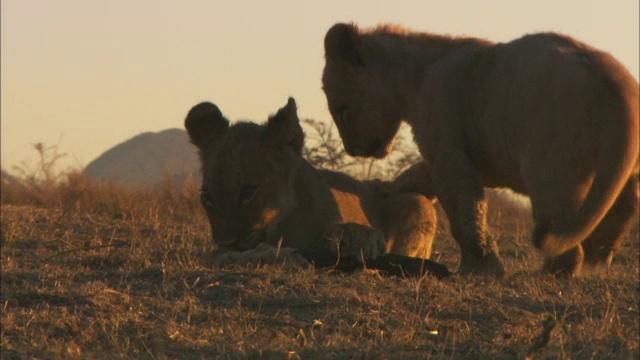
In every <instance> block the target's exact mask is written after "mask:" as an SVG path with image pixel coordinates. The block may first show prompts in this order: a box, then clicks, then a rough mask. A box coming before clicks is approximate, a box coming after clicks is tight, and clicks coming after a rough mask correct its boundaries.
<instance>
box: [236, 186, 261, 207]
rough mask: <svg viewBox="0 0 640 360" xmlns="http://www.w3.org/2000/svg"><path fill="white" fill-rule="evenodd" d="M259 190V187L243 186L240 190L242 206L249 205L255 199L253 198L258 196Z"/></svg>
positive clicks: (239, 199)
mask: <svg viewBox="0 0 640 360" xmlns="http://www.w3.org/2000/svg"><path fill="white" fill-rule="evenodd" d="M257 188H258V187H257V186H243V187H242V188H241V189H240V196H239V198H238V201H239V202H240V204H242V205H245V204H247V203H249V201H251V199H253V196H254V195H255V194H256V189H257Z"/></svg>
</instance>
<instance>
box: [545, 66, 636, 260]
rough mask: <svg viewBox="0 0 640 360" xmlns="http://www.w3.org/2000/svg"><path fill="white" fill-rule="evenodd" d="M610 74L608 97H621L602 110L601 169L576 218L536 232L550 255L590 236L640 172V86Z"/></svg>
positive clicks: (619, 74)
mask: <svg viewBox="0 0 640 360" xmlns="http://www.w3.org/2000/svg"><path fill="white" fill-rule="evenodd" d="M607 75H609V76H608V79H606V80H608V81H607V82H608V84H607V85H608V90H614V91H613V94H612V93H609V94H608V95H604V96H611V95H617V96H611V97H609V99H610V100H613V101H610V102H609V104H615V105H614V106H610V107H607V108H606V109H602V112H601V113H600V114H598V115H599V116H602V117H603V119H606V120H604V122H606V125H605V126H603V130H602V132H601V133H600V134H598V135H599V141H598V146H599V155H598V166H597V168H596V173H595V178H594V180H593V183H592V184H591V188H590V189H589V192H588V193H587V195H586V197H585V199H584V201H583V203H582V205H581V206H580V208H579V209H578V212H577V214H576V215H575V216H572V217H571V218H569V219H558V220H561V221H558V222H557V224H558V226H557V228H544V227H540V228H536V229H535V230H534V233H533V243H534V244H535V245H536V246H537V247H538V248H540V249H542V250H543V251H544V252H545V253H546V254H547V255H549V256H557V255H560V254H562V253H563V252H565V251H567V250H569V249H571V248H572V247H574V246H576V245H578V244H579V243H580V242H582V241H583V240H584V239H585V238H586V237H587V236H589V234H591V232H592V231H593V230H594V229H595V228H596V226H597V225H598V224H599V223H600V221H601V220H602V218H603V217H604V216H605V215H606V213H607V212H608V211H609V209H610V208H611V206H612V205H613V203H614V202H615V201H616V199H617V197H618V195H619V194H620V192H621V191H622V189H623V187H624V186H625V184H626V182H627V181H628V180H629V177H630V176H632V175H633V174H634V173H637V172H638V160H639V159H638V152H639V148H640V147H639V144H638V143H639V139H638V138H639V137H640V135H639V132H640V129H639V125H638V121H639V120H638V83H637V82H636V81H635V80H634V79H633V78H631V75H629V76H628V77H626V76H624V75H625V74H624V73H622V74H621V73H619V72H618V73H613V74H612V73H609V74H607ZM603 80H604V79H603ZM606 80H605V81H606ZM604 112H606V114H605V113H604ZM636 175H637V174H636ZM633 176H635V175H633ZM540 225H542V226H544V225H543V224H540Z"/></svg>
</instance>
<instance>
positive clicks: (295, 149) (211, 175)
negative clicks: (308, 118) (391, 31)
mask: <svg viewBox="0 0 640 360" xmlns="http://www.w3.org/2000/svg"><path fill="white" fill-rule="evenodd" d="M185 126H186V128H187V131H188V133H189V135H190V137H191V139H192V142H193V143H194V144H195V145H196V146H197V147H198V148H199V149H200V157H201V160H202V173H203V183H202V192H203V193H202V200H203V205H204V207H205V209H206V210H207V213H208V217H209V221H210V224H211V229H212V235H213V239H214V241H215V242H216V243H217V244H218V245H219V246H220V247H223V248H228V249H232V250H235V251H244V250H251V249H255V248H256V246H257V245H258V244H264V243H266V244H271V245H273V246H275V245H276V244H278V243H279V242H280V241H281V244H280V246H282V247H283V248H293V249H297V250H300V251H306V252H309V251H314V250H318V249H320V248H323V247H324V248H326V246H327V241H335V240H338V242H337V243H336V244H338V245H336V244H332V243H329V244H328V246H329V247H333V249H337V248H338V247H339V248H340V254H343V253H345V251H346V253H348V254H352V255H354V256H363V257H364V258H365V259H367V258H375V257H376V256H377V254H378V253H379V252H381V251H387V252H391V253H396V254H400V255H407V256H415V257H424V258H428V257H429V255H430V252H431V244H432V241H433V236H434V234H435V226H436V218H435V214H436V213H435V209H434V207H433V205H432V204H431V201H430V200H429V199H427V198H425V197H424V196H421V195H419V194H409V193H406V192H405V193H402V194H398V195H397V196H390V197H383V196H381V195H380V194H378V193H377V192H375V191H374V190H373V187H371V186H369V185H367V184H365V183H363V182H360V181H357V180H355V179H353V178H352V177H350V176H347V175H345V174H342V173H338V172H332V171H328V170H318V169H315V168H314V167H313V166H311V165H310V164H309V163H308V162H307V161H306V160H304V159H303V158H302V155H301V149H302V146H303V143H304V133H303V132H302V128H301V127H300V124H299V119H298V116H297V111H296V105H295V102H294V101H293V99H290V100H289V103H288V104H287V105H286V106H285V107H283V108H282V109H280V110H279V111H278V112H277V113H276V114H275V115H273V116H271V117H270V118H269V120H268V121H267V123H266V124H265V125H258V124H255V123H248V122H240V123H236V124H235V125H233V126H229V122H228V120H227V119H225V118H224V117H223V116H222V114H221V112H220V111H219V109H218V108H217V107H216V106H215V105H213V104H211V103H202V104H199V105H196V106H195V107H194V108H193V109H192V110H191V111H190V112H189V115H188V116H187V119H186V121H185ZM374 229H377V230H374ZM383 234H384V235H383ZM380 246H382V247H383V248H382V249H379V247H380ZM261 248H263V247H261ZM272 253H273V251H267V252H264V251H257V250H256V251H253V252H252V253H251V254H249V255H247V256H245V258H247V259H249V260H248V261H249V262H252V261H253V262H255V261H258V260H259V261H264V259H265V257H264V256H262V255H263V254H267V257H269V256H272V255H273V254H272ZM236 258H242V257H241V256H236ZM222 262H223V263H224V262H225V260H224V259H222Z"/></svg>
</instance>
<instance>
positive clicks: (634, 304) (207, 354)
mask: <svg viewBox="0 0 640 360" xmlns="http://www.w3.org/2000/svg"><path fill="white" fill-rule="evenodd" d="M78 194H81V195H79V196H78ZM196 197H197V187H196V185H194V184H191V185H190V184H186V185H185V187H183V188H180V189H175V188H173V187H172V186H171V185H170V184H166V185H165V186H164V187H160V188H156V189H151V188H149V189H142V190H141V189H131V188H125V187H123V186H118V185H115V184H105V183H103V184H94V183H90V182H87V181H86V180H85V179H83V178H82V177H81V176H76V177H73V176H72V177H71V180H70V181H64V182H61V183H58V184H49V185H47V186H43V187H41V188H39V189H37V191H35V189H34V188H32V187H25V188H23V189H17V188H16V187H15V186H14V187H11V188H5V187H3V189H2V199H3V205H2V219H1V221H2V238H1V242H2V278H1V285H2V293H1V296H0V300H1V301H0V306H1V307H2V330H1V335H2V340H1V343H0V347H1V349H2V350H1V351H2V353H1V355H2V358H3V359H14V358H41V359H45V358H46V359H48V358H153V359H163V358H169V359H172V358H181V359H182V358H186V359H188V358H196V359H199V358H273V359H287V358H288V359H297V358H301V359H312V358H313V359H353V358H357V359H360V358H362V359H379V358H383V359H387V358H389V359H403V358H404V359H416V358H418V359H421V358H432V359H440V358H446V359H452V358H454V359H459V358H474V359H479V358H498V359H499V358H509V359H511V358H526V357H529V358H533V357H535V358H540V359H543V358H544V359H546V358H548V359H556V358H575V359H589V358H598V359H600V358H615V359H620V358H622V359H627V358H628V359H637V358H638V357H639V356H640V352H639V342H640V338H639V329H640V326H639V319H640V316H639V315H640V309H639V300H640V286H639V285H638V284H639V262H638V254H639V250H640V249H639V243H640V241H639V235H638V226H637V224H636V225H635V226H634V229H633V231H632V232H631V234H630V235H629V238H628V239H627V240H626V241H625V244H624V247H623V249H622V251H621V252H620V253H619V255H618V256H616V257H615V259H614V263H613V265H612V266H611V268H610V269H609V271H606V270H599V271H593V272H588V273H586V274H584V275H583V276H581V277H578V278H573V279H555V278H553V277H549V276H544V275H541V274H538V273H537V269H538V268H539V266H540V264H541V260H542V258H541V256H540V255H539V254H537V253H536V252H535V250H534V249H533V248H532V246H531V245H530V244H529V235H528V234H529V231H530V227H531V223H530V220H529V214H528V212H527V211H526V210H522V209H518V208H517V207H514V206H512V205H511V204H510V203H508V202H504V201H500V200H499V199H496V198H494V197H492V198H491V200H492V201H491V204H490V209H491V212H490V215H489V222H490V224H491V227H492V230H493V233H494V235H495V236H497V238H498V241H499V244H500V247H501V249H502V255H503V257H504V260H505V263H506V266H507V269H508V276H507V277H506V278H505V279H504V280H500V281H494V280H492V279H485V278H481V277H460V276H453V277H451V278H448V279H446V280H444V281H437V280H434V279H431V278H424V279H396V278H392V279H390V278H383V277H381V276H379V275H376V274H372V273H358V274H353V275H340V274H331V273H327V272H325V271H322V270H315V271H314V270H305V271H300V272H287V271H284V270H282V269H279V268H277V267H266V268H261V269H251V268H232V269H213V268H208V267H206V266H204V265H203V264H204V263H206V262H205V261H203V257H206V254H207V253H208V252H209V251H210V245H209V243H208V236H209V229H208V225H207V222H206V220H205V218H204V216H203V214H202V211H201V209H200V208H199V204H198V203H197V198H196ZM442 224H443V227H441V231H440V233H439V235H438V239H437V241H436V244H435V246H434V254H435V255H434V258H435V259H436V260H439V261H441V262H444V263H445V264H447V265H449V266H450V267H451V268H455V267H456V264H457V260H458V250H457V248H456V246H455V243H454V242H453V240H452V239H451V237H450V236H449V235H448V234H447V232H446V229H444V227H445V226H446V221H444V220H443V221H442Z"/></svg>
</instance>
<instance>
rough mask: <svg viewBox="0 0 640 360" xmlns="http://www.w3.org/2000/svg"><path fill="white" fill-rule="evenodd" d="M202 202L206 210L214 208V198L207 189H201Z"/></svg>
mask: <svg viewBox="0 0 640 360" xmlns="http://www.w3.org/2000/svg"><path fill="white" fill-rule="evenodd" d="M200 201H201V202H202V205H203V206H204V207H206V208H212V207H213V196H211V194H209V192H208V191H207V190H205V189H200Z"/></svg>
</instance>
